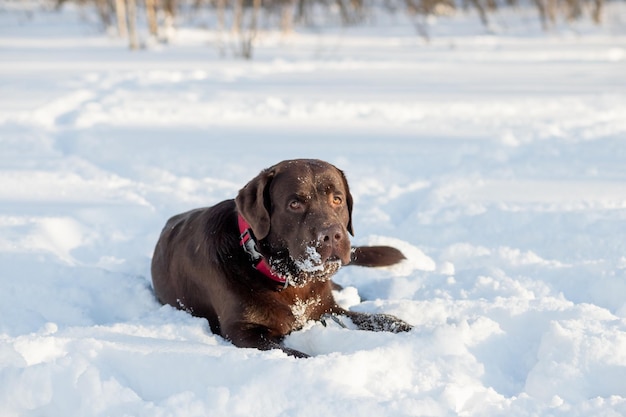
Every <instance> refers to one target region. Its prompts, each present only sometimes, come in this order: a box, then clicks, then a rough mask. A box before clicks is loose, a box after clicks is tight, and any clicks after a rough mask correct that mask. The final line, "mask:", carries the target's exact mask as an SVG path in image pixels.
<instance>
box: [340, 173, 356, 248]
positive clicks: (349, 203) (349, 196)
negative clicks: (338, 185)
mask: <svg viewBox="0 0 626 417" xmlns="http://www.w3.org/2000/svg"><path fill="white" fill-rule="evenodd" d="M337 171H339V173H340V174H341V180H342V181H343V187H344V188H345V189H346V205H347V206H348V215H349V219H348V226H347V227H346V229H348V232H350V234H351V235H352V236H354V229H353V228H352V204H353V202H352V194H350V187H348V179H347V178H346V175H345V174H344V173H343V171H342V170H340V169H339V168H337Z"/></svg>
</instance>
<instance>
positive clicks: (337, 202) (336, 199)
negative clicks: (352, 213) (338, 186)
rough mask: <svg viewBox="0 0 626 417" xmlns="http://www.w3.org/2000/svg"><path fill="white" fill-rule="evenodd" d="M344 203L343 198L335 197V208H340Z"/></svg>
mask: <svg viewBox="0 0 626 417" xmlns="http://www.w3.org/2000/svg"><path fill="white" fill-rule="evenodd" d="M342 203H343V198H341V197H339V196H334V197H333V204H334V205H335V206H340V205H341V204H342Z"/></svg>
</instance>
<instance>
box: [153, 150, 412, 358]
mask: <svg viewBox="0 0 626 417" xmlns="http://www.w3.org/2000/svg"><path fill="white" fill-rule="evenodd" d="M348 233H350V234H352V196H351V195H350V191H349V188H348V184H347V181H346V179H345V177H344V175H343V173H342V172H341V171H340V170H338V169H337V168H335V167H334V166H332V165H330V164H328V163H326V162H322V161H318V160H292V161H283V162H281V163H279V164H277V165H275V166H273V167H271V168H269V169H266V170H264V171H263V172H261V173H260V174H259V175H258V176H257V177H255V178H254V179H252V180H251V181H250V182H249V183H248V184H247V185H246V186H245V187H244V188H243V189H242V190H241V191H240V192H239V194H238V196H237V198H236V199H235V200H226V201H223V202H221V203H219V204H217V205H215V206H213V207H209V208H202V209H196V210H192V211H189V212H186V213H183V214H179V215H177V216H174V217H172V218H171V219H170V220H169V221H168V222H167V224H166V225H165V228H164V229H163V232H162V233H161V236H160V238H159V241H158V243H157V245H156V248H155V252H154V257H153V259H152V280H153V284H154V290H155V293H156V296H157V298H158V299H159V300H160V301H161V302H162V303H164V304H170V305H172V306H175V307H177V308H181V309H184V310H187V311H189V312H190V313H192V314H193V315H196V316H199V317H205V318H206V319H207V320H208V321H209V324H210V326H211V330H212V331H213V332H214V333H216V334H220V335H222V336H223V337H225V338H226V339H228V340H230V341H232V342H233V343H234V344H235V345H236V346H240V347H255V348H258V349H264V350H265V349H273V348H279V349H282V350H284V351H285V352H287V353H288V354H290V355H293V356H306V355H305V354H304V353H302V352H298V351H295V350H293V349H289V348H286V347H284V346H282V345H281V344H280V342H281V340H282V339H283V337H284V336H285V335H287V334H289V333H290V332H292V331H294V330H297V329H299V328H301V327H302V326H303V325H304V324H305V323H306V322H307V321H308V320H320V319H321V318H323V316H325V315H345V316H348V317H349V318H350V319H351V320H352V321H353V323H354V324H355V325H356V326H357V327H359V328H361V329H365V330H377V331H381V330H382V331H393V332H399V331H407V330H409V329H410V328H411V326H410V325H409V324H407V323H405V322H403V321H402V320H400V319H397V318H395V317H393V316H390V315H386V314H364V313H356V312H350V311H347V310H345V309H343V308H341V307H339V306H338V305H337V303H336V302H335V300H334V298H333V295H332V289H333V283H332V281H331V277H332V275H333V274H334V273H335V272H336V271H337V270H338V269H339V268H340V267H341V266H342V265H345V264H348V263H349V262H351V261H352V263H353V264H356V265H363V266H385V265H391V264H394V263H396V262H398V261H400V260H401V259H403V258H404V257H403V255H402V254H401V253H400V252H399V251H397V250H396V249H393V248H390V247H386V246H379V247H359V248H351V247H350V240H349V237H348Z"/></svg>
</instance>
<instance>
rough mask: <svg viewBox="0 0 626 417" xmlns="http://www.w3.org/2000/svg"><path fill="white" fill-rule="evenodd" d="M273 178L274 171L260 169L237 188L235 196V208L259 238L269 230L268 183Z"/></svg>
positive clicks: (264, 235)
mask: <svg viewBox="0 0 626 417" xmlns="http://www.w3.org/2000/svg"><path fill="white" fill-rule="evenodd" d="M273 178H274V171H272V170H264V171H262V172H261V173H260V174H259V175H257V176H256V177H254V178H253V179H252V180H250V182H249V183H247V184H246V185H245V187H243V188H242V189H241V190H239V194H237V198H235V204H236V205H237V210H238V211H239V213H240V214H241V215H242V216H243V218H244V219H246V221H247V222H248V223H249V224H250V227H251V228H252V232H253V233H254V236H255V237H256V238H257V239H259V240H261V239H263V238H265V237H266V236H267V235H268V234H269V232H270V209H271V207H270V199H269V185H270V183H271V182H272V179H273Z"/></svg>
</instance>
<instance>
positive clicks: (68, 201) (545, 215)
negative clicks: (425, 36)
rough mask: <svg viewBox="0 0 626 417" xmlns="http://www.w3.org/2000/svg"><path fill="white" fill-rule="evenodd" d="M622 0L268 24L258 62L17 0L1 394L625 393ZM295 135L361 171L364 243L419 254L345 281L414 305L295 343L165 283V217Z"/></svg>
mask: <svg viewBox="0 0 626 417" xmlns="http://www.w3.org/2000/svg"><path fill="white" fill-rule="evenodd" d="M624 16H625V15H624V7H623V3H618V4H612V5H610V7H609V10H608V12H607V23H606V24H605V25H604V26H603V27H602V28H592V27H591V26H589V25H587V24H585V23H584V22H583V23H580V24H576V25H574V26H573V27H571V28H570V29H568V30H562V29H559V30H555V31H554V32H551V33H548V34H544V33H541V32H539V31H538V30H537V27H538V23H537V20H536V17H535V13H534V12H533V11H521V12H517V13H516V14H515V15H505V14H502V15H500V16H498V18H497V19H496V23H498V28H499V29H498V30H496V31H495V32H494V33H495V34H494V33H491V34H487V33H485V31H484V29H483V28H481V27H480V26H479V25H478V23H477V19H476V18H475V17H471V16H470V17H464V16H458V17H456V18H452V19H450V20H446V21H441V22H438V23H437V24H435V25H433V27H432V29H431V30H432V32H433V35H434V36H433V38H432V40H431V42H430V43H425V42H424V41H423V40H421V39H419V38H418V37H416V35H415V33H414V31H413V29H412V28H411V27H410V26H402V25H400V24H398V25H394V26H385V25H382V26H378V27H376V28H372V27H359V28H352V29H340V30H335V31H333V30H330V29H329V30H325V31H308V32H307V31H300V32H299V33H297V34H292V35H290V36H289V37H281V36H276V35H272V36H270V35H266V36H265V37H263V38H262V39H261V41H262V43H261V44H260V45H259V46H258V47H257V49H256V51H255V59H254V60H253V61H251V62H245V61H241V60H237V59H233V58H231V57H226V58H220V57H219V56H218V55H219V54H218V51H217V48H215V47H213V46H211V45H207V42H206V39H204V36H208V35H207V34H206V32H202V31H194V30H191V29H189V30H183V31H181V32H179V33H178V36H177V37H176V38H175V39H174V40H173V42H172V44H171V45H169V46H156V45H153V46H151V47H150V48H149V49H148V50H144V51H139V52H134V53H133V52H130V51H128V50H127V49H126V47H125V46H124V43H123V42H121V41H119V40H114V39H111V38H108V37H106V36H104V35H101V34H99V33H98V32H97V30H95V29H94V27H93V26H92V25H91V24H89V19H83V20H81V19H79V18H77V17H76V14H74V13H73V10H71V9H68V8H66V9H64V11H63V12H61V13H37V14H35V15H33V16H28V15H27V14H25V13H16V12H15V11H7V10H5V11H4V12H2V13H0V416H2V417H12V416H42V417H43V416H45V417H49V416H63V417H71V416H77V417H87V416H146V417H155V416H181V417H192V416H211V417H217V416H228V417H233V416H246V417H250V416H263V417H270V416H290V417H291V416H339V415H342V416H364V417H365V416H373V417H380V416H456V415H459V416H568V417H571V416H624V415H626V382H625V381H626V162H625V161H626V33H625V30H624V22H626V18H625V17H624ZM472 22H475V23H473V24H472ZM461 34H462V36H461ZM294 157H313V158H321V159H324V160H327V161H329V162H331V163H334V164H336V165H337V166H339V167H340V168H342V169H343V170H344V171H345V172H346V174H347V176H348V179H349V181H350V184H351V187H352V192H353V195H354V198H355V210H354V225H355V232H356V237H355V239H354V242H355V243H356V244H378V243H383V244H391V245H394V246H397V247H399V248H400V249H402V250H403V251H404V252H405V254H406V255H407V257H408V260H407V261H405V262H404V263H403V264H401V265H399V266H396V267H393V268H388V269H378V270H372V269H365V268H359V267H346V268H344V269H342V270H341V271H340V272H339V273H338V275H337V277H336V281H337V282H339V283H341V284H342V285H344V286H345V289H344V290H343V291H342V292H341V293H339V294H337V296H338V298H339V299H340V300H341V302H342V303H343V304H344V305H346V306H349V307H350V308H352V309H354V310H358V311H368V312H386V313H392V314H395V315H397V316H399V317H401V318H403V319H404V320H406V321H408V322H410V323H412V324H414V325H415V329H414V330H413V331H412V332H410V333H407V334H387V333H368V332H362V331H356V330H349V329H343V328H340V327H339V326H335V325H329V326H328V327H323V326H322V325H320V324H313V323H311V324H309V325H307V326H306V327H305V329H304V330H302V331H300V332H297V333H295V334H292V335H291V336H289V337H288V339H287V340H286V343H287V344H288V345H289V346H292V347H295V348H297V349H300V350H302V351H305V352H308V353H310V354H311V355H313V357H312V358H310V359H294V358H291V357H287V356H286V355H285V354H283V353H282V352H280V351H270V352H261V351H257V350H251V349H239V348H235V347H233V346H232V345H231V344H230V343H228V342H226V341H224V340H223V339H222V338H220V337H217V336H214V335H213V334H211V333H210V330H209V328H208V325H207V323H206V322H205V321H204V320H201V319H197V318H192V317H191V316H189V315H188V314H186V313H184V312H181V311H176V310H174V309H172V308H170V307H163V306H160V305H159V304H158V303H157V302H156V301H155V299H154V296H153V294H152V291H151V284H150V274H149V264H150V258H151V252H152V249H153V247H154V244H155V242H156V239H157V236H158V234H159V232H160V229H161V227H162V226H163V224H164V222H165V221H166V219H167V218H168V217H170V216H171V215H173V214H175V213H178V212H181V211H184V210H188V209H190V208H194V207H199V206H205V205H212V204H214V203H216V202H218V201H221V200H223V199H226V198H232V197H234V195H235V194H236V193H237V191H238V190H239V188H240V187H241V186H243V185H244V184H245V183H246V182H247V181H248V180H249V179H250V178H252V177H253V176H254V175H256V174H257V173H258V172H259V171H260V170H261V169H263V168H265V167H267V166H270V165H272V164H274V163H276V162H278V161H280V160H282V159H288V158H294Z"/></svg>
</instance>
